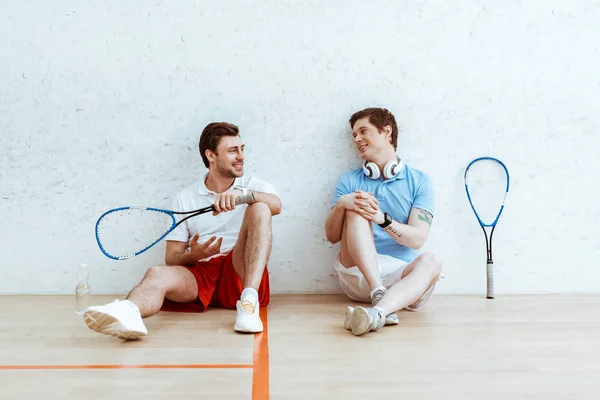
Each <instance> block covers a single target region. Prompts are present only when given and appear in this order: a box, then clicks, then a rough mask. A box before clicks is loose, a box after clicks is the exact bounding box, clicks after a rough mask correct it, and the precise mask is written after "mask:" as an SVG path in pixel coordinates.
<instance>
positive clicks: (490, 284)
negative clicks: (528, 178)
mask: <svg viewBox="0 0 600 400" xmlns="http://www.w3.org/2000/svg"><path fill="white" fill-rule="evenodd" d="M479 161H494V162H497V163H498V164H500V165H501V166H502V168H503V169H504V172H505V173H506V189H505V192H504V196H503V197H502V203H501V206H500V210H499V211H498V214H497V215H496V218H495V219H494V221H493V222H492V223H485V222H483V221H482V220H481V218H480V217H479V214H478V213H477V210H476V209H475V206H474V205H473V201H472V200H471V194H470V193H469V185H468V179H467V177H468V175H469V169H470V168H471V166H472V165H473V164H475V163H477V162H479ZM464 181H465V191H466V192H467V198H468V199H469V204H470V205H471V209H472V210H473V213H474V214H475V217H476V218H477V221H478V222H479V225H480V226H481V229H482V230H483V234H484V235H485V247H486V256H487V261H486V264H487V268H486V270H487V294H486V297H487V298H488V299H493V298H494V271H493V265H494V260H493V257H492V238H493V235H494V230H495V229H496V224H497V223H498V220H499V219H500V215H502V211H504V202H505V201H506V196H507V195H508V191H509V188H510V174H509V173H508V168H506V165H505V164H504V163H503V162H502V161H500V160H499V159H497V158H494V157H488V156H486V157H478V158H476V159H474V160H473V161H471V162H470V163H469V165H468V166H467V168H466V169H465V175H464ZM489 227H491V228H492V230H491V232H490V236H489V238H488V234H487V231H486V229H485V228H489Z"/></svg>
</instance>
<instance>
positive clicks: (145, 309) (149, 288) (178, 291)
mask: <svg viewBox="0 0 600 400" xmlns="http://www.w3.org/2000/svg"><path fill="white" fill-rule="evenodd" d="M165 298H167V299H169V300H172V301H174V302H177V303H190V302H192V301H194V300H196V299H197V298H198V283H197V282H196V278H195V277H194V274H192V273H191V272H190V271H189V270H188V269H187V268H185V267H179V266H165V265H157V266H154V267H150V268H149V269H148V270H147V271H146V275H144V278H143V279H142V281H141V282H140V284H139V285H137V286H136V287H135V288H134V289H133V290H132V291H131V292H130V293H129V294H128V295H127V300H129V301H131V302H132V303H133V304H135V305H136V306H137V307H138V308H139V310H140V314H141V316H142V318H146V317H149V316H151V315H154V314H156V313H157V312H158V311H159V310H160V308H161V306H162V304H163V301H164V300H165Z"/></svg>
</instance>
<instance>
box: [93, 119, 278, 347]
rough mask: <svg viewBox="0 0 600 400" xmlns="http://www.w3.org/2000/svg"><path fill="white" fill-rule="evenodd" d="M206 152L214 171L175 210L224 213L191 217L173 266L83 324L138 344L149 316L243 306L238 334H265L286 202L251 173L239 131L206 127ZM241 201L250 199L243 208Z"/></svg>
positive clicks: (152, 272) (175, 246)
mask: <svg viewBox="0 0 600 400" xmlns="http://www.w3.org/2000/svg"><path fill="white" fill-rule="evenodd" d="M199 148H200V155H201V156H202V161H203V162H204V165H205V166H206V167H207V168H208V173H207V174H206V175H204V176H203V177H201V178H200V180H199V181H198V182H195V183H193V184H192V185H190V186H188V187H187V188H185V189H184V190H182V191H181V192H180V193H179V194H178V195H177V196H176V197H175V198H174V199H173V203H172V209H173V210H174V211H191V210H196V209H199V208H203V207H207V206H210V205H211V204H214V206H215V208H216V210H217V211H215V212H214V213H213V215H211V214H204V215H201V216H197V217H193V218H190V219H188V220H187V221H185V222H184V223H182V224H181V225H179V226H178V227H177V228H176V229H175V230H174V231H173V232H171V233H170V234H169V235H168V236H167V237H166V240H167V247H166V255H165V264H166V265H158V266H154V267H151V268H149V269H148V270H147V272H146V274H145V276H144V278H143V279H142V281H141V283H140V284H139V285H138V286H136V287H135V288H134V289H133V290H132V291H131V292H130V293H129V295H128V296H127V299H126V300H123V301H119V300H115V301H114V302H113V303H109V304H107V305H104V306H93V307H89V308H88V309H87V310H86V311H85V313H84V320H85V322H86V324H87V325H88V327H90V329H92V330H94V331H96V332H98V333H103V334H106V335H111V336H115V337H118V338H121V339H125V340H133V339H138V338H139V337H140V336H145V335H147V334H148V332H147V329H146V327H145V325H144V323H143V321H142V318H145V317H149V316H151V315H153V314H155V313H157V312H158V311H159V310H164V311H181V312H203V311H204V310H205V309H206V308H208V307H209V306H214V307H224V308H230V309H234V308H235V309H237V316H236V320H235V325H234V329H235V330H236V331H238V332H249V333H257V332H262V330H263V325H262V321H261V319H260V315H259V306H266V305H267V304H268V303H269V300H270V289H269V274H268V270H267V260H268V258H269V255H270V252H271V217H272V216H273V215H277V214H279V213H280V212H281V201H280V199H279V197H278V195H277V192H276V191H275V188H274V187H273V186H272V185H271V184H269V183H267V182H265V181H262V180H260V179H257V178H254V177H247V176H244V158H245V156H244V143H243V141H242V139H241V137H240V135H239V129H238V127H237V126H235V125H232V124H229V123H226V122H214V123H211V124H209V125H207V126H206V128H204V130H203V131H202V135H201V136H200V144H199ZM240 196H244V197H243V198H244V199H246V202H245V203H243V204H240V205H236V204H235V203H236V199H237V198H238V197H240Z"/></svg>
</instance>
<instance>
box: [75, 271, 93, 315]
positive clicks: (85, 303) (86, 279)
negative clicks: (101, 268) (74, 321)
mask: <svg viewBox="0 0 600 400" xmlns="http://www.w3.org/2000/svg"><path fill="white" fill-rule="evenodd" d="M91 296H92V288H91V286H90V273H89V272H88V269H87V264H84V263H82V264H79V268H78V269H77V286H75V313H76V314H78V315H82V314H83V312H84V311H85V309H86V308H88V307H89V305H90V297H91Z"/></svg>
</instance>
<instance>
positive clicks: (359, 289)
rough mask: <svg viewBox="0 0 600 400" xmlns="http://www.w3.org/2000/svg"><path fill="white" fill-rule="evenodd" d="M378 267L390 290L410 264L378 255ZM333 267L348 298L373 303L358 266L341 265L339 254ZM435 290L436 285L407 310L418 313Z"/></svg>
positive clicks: (384, 282) (369, 290) (384, 284)
mask: <svg viewBox="0 0 600 400" xmlns="http://www.w3.org/2000/svg"><path fill="white" fill-rule="evenodd" d="M377 266H378V267H379V273H380V274H381V280H382V281H383V286H385V287H386V288H387V289H389V288H390V287H392V286H394V285H395V284H396V283H398V282H399V281H400V279H402V273H403V272H404V270H405V269H406V267H407V266H408V263H406V262H405V261H402V260H399V259H397V258H394V257H392V256H388V255H385V254H377ZM333 267H334V269H335V270H336V272H337V274H338V278H339V280H340V285H341V286H342V290H343V291H344V293H346V295H348V297H350V298H351V299H352V300H355V301H359V302H361V303H370V302H371V297H370V293H371V289H370V288H369V284H368V283H367V280H366V279H365V277H364V275H363V274H362V272H360V270H359V269H358V267H357V266H353V267H350V268H346V267H344V266H343V265H342V264H341V263H340V254H338V255H337V256H336V257H335V260H334V261H333ZM434 288H435V284H434V285H432V286H431V287H430V288H429V289H427V291H426V292H425V293H424V294H423V296H421V297H420V298H419V300H417V301H416V302H415V303H414V304H411V305H410V306H408V307H406V309H407V310H410V311H417V310H419V309H420V308H422V307H423V306H424V305H425V303H427V300H429V298H430V297H431V294H432V293H433V289H434Z"/></svg>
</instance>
